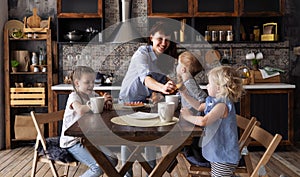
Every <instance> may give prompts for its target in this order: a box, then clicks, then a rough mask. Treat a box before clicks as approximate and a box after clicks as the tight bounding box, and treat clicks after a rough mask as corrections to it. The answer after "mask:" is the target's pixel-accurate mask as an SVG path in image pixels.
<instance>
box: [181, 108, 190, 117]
mask: <svg viewBox="0 0 300 177" xmlns="http://www.w3.org/2000/svg"><path fill="white" fill-rule="evenodd" d="M180 114H181V117H182V118H184V119H187V118H188V117H189V116H191V115H192V114H191V112H190V110H189V109H188V108H181V110H180Z"/></svg>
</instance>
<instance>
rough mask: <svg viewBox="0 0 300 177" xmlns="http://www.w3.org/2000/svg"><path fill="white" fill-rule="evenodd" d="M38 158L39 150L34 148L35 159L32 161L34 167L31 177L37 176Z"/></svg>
mask: <svg viewBox="0 0 300 177" xmlns="http://www.w3.org/2000/svg"><path fill="white" fill-rule="evenodd" d="M37 158H38V152H37V151H36V150H34V154H33V161H32V169H31V177H35V171H36V165H37Z"/></svg>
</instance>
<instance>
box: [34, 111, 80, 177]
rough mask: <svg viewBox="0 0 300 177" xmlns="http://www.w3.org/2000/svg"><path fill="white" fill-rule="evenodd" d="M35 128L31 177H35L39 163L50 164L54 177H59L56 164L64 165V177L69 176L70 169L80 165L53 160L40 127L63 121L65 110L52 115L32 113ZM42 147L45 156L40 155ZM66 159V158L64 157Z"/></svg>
mask: <svg viewBox="0 0 300 177" xmlns="http://www.w3.org/2000/svg"><path fill="white" fill-rule="evenodd" d="M30 115H31V118H32V121H33V124H34V127H35V129H36V131H37V137H36V143H35V147H34V156H33V163H32V170H31V177H35V175H36V169H37V163H38V162H43V163H48V164H49V166H50V169H51V172H52V175H53V176H54V177H58V176H59V175H58V172H57V169H56V167H55V165H54V164H57V165H63V166H65V168H64V176H66V177H67V176H68V172H69V167H70V166H77V165H78V163H77V162H76V161H74V162H73V161H72V162H62V161H61V160H53V159H52V158H51V157H50V154H51V153H49V151H47V145H46V139H45V137H44V134H43V131H41V128H40V126H41V125H44V124H49V123H54V122H58V121H60V120H63V117H64V110H61V111H57V112H52V113H39V114H36V113H35V112H34V111H31V112H30ZM40 145H42V151H43V152H44V154H43V155H41V154H39V147H40ZM49 149H50V148H49ZM62 158H64V157H62Z"/></svg>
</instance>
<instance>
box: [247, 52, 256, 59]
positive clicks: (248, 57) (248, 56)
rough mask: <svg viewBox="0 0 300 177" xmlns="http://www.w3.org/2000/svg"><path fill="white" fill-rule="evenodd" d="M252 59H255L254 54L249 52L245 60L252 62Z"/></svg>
mask: <svg viewBox="0 0 300 177" xmlns="http://www.w3.org/2000/svg"><path fill="white" fill-rule="evenodd" d="M254 58H255V53H254V52H252V51H251V52H249V53H247V54H246V59H247V60H252V59H254Z"/></svg>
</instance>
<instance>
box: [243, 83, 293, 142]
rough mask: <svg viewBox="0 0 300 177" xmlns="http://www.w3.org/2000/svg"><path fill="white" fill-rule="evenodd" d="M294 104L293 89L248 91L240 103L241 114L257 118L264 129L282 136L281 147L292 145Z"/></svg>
mask: <svg viewBox="0 0 300 177" xmlns="http://www.w3.org/2000/svg"><path fill="white" fill-rule="evenodd" d="M293 103H294V100H293V89H292V88H278V89H276V88H273V89H247V90H246V95H245V96H244V97H243V98H242V99H241V102H240V114H241V115H243V116H245V117H247V118H250V117H251V116H255V117H256V118H257V120H258V121H259V122H260V123H261V125H260V126H261V127H262V128H264V129H266V130H267V131H269V132H270V133H271V134H276V133H279V134H281V135H282V140H281V143H280V144H281V145H292V144H293V139H294V135H293V132H294V130H293V105H294V104H293ZM252 144H253V145H256V143H255V142H253V143H252Z"/></svg>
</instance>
